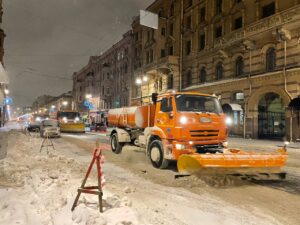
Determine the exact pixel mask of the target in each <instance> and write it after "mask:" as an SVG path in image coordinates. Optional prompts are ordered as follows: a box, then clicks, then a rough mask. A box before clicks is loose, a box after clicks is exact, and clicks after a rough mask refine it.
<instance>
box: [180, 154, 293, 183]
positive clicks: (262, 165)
mask: <svg viewBox="0 0 300 225" xmlns="http://www.w3.org/2000/svg"><path fill="white" fill-rule="evenodd" d="M287 156H288V155H287V153H286V151H285V150H284V149H279V150H278V151H277V152H274V153H253V152H244V151H241V150H236V149H231V150H227V151H226V152H225V153H220V154H210V153H207V154H190V155H188V154H187V155H181V156H180V157H179V159H178V161H177V169H178V172H179V174H196V175H202V174H213V175H215V174H225V175H234V176H239V175H249V176H256V175H257V176H260V175H266V176H267V177H270V175H271V174H273V175H278V176H279V178H281V179H284V178H285V176H284V177H282V176H283V175H282V174H283V173H281V172H280V168H281V167H283V166H284V165H285V164H286V160H287Z"/></svg>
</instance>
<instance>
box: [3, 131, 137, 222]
mask: <svg viewBox="0 0 300 225" xmlns="http://www.w3.org/2000/svg"><path fill="white" fill-rule="evenodd" d="M41 142H42V139H39V138H37V137H28V136H25V135H23V134H21V133H17V132H15V131H13V132H10V133H9V151H8V155H7V158H6V159H5V160H2V161H0V199H1V202H0V215H1V217H0V224H1V225H2V224H3V225H4V224H5V225H8V224H19V225H40V224H41V225H71V224H78V225H110V224H112V225H116V224H118V225H134V224H142V223H141V222H140V221H139V216H138V214H137V212H136V211H135V210H134V209H132V207H131V205H132V202H131V200H130V199H128V197H126V196H118V195H116V194H113V193H110V192H109V191H107V190H104V202H103V204H104V213H102V214H100V213H99V209H98V197H97V196H95V195H87V194H82V195H81V197H80V200H79V202H78V206H77V207H76V208H75V210H74V212H71V207H72V204H73V201H74V199H75V196H76V194H77V188H78V187H79V186H80V185H81V181H82V179H83V177H84V174H85V172H86V169H87V165H86V166H82V165H80V164H78V163H77V162H75V160H74V159H73V158H68V157H66V156H64V155H62V154H61V153H59V148H60V146H59V144H57V143H55V148H56V149H57V150H58V151H51V150H50V152H51V153H50V154H49V155H46V153H45V152H46V151H43V152H42V153H41V154H40V153H39V148H40V146H41ZM89 182H90V183H91V184H93V185H95V184H96V183H97V181H96V179H94V177H92V178H90V181H89Z"/></svg>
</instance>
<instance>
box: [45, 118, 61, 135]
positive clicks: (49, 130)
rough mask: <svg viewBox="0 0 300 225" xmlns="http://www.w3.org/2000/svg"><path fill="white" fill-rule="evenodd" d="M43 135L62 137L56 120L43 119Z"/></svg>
mask: <svg viewBox="0 0 300 225" xmlns="http://www.w3.org/2000/svg"><path fill="white" fill-rule="evenodd" d="M40 134H41V137H47V135H48V137H51V138H52V137H60V128H59V125H58V122H57V121H56V120H43V121H42V122H41V126H40Z"/></svg>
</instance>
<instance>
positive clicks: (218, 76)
mask: <svg viewBox="0 0 300 225" xmlns="http://www.w3.org/2000/svg"><path fill="white" fill-rule="evenodd" d="M223 73H224V69H223V63H222V62H218V64H217V66H216V79H217V80H221V79H222V78H223Z"/></svg>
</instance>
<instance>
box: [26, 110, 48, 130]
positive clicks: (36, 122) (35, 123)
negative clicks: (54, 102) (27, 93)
mask: <svg viewBox="0 0 300 225" xmlns="http://www.w3.org/2000/svg"><path fill="white" fill-rule="evenodd" d="M45 119H49V117H48V116H46V115H39V114H35V115H33V116H32V117H31V118H30V121H29V122H28V123H27V124H26V127H27V129H28V131H37V132H38V131H40V127H41V123H42V121H43V120H45Z"/></svg>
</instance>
